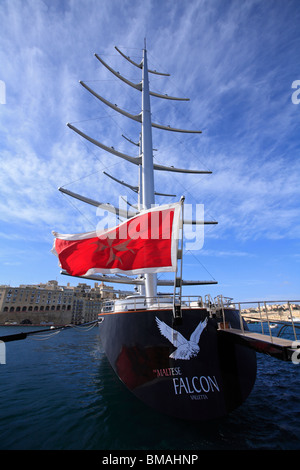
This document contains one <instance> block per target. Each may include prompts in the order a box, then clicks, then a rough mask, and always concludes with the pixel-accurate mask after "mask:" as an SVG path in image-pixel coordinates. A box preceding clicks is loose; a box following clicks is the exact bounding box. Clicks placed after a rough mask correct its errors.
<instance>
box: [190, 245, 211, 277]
mask: <svg viewBox="0 0 300 470" xmlns="http://www.w3.org/2000/svg"><path fill="white" fill-rule="evenodd" d="M187 253H190V254H191V255H192V256H193V257H194V258H195V260H196V261H198V263H199V264H201V266H202V268H203V269H205V271H206V272H207V273H208V274H209V275H210V277H212V279H213V280H214V281H216V279H215V278H214V276H213V275H212V274H211V273H210V272H209V271H208V269H206V267H205V266H204V264H202V263H201V261H200V260H199V258H198V257H197V256H196V255H194V253H192V251H191V250H186V251H185V254H187ZM183 265H184V264H183Z"/></svg>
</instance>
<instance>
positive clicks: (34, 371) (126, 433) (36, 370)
mask: <svg viewBox="0 0 300 470" xmlns="http://www.w3.org/2000/svg"><path fill="white" fill-rule="evenodd" d="M256 327H257V326H256V325H254V326H251V329H255V328H256ZM29 330H30V331H32V330H34V328H33V327H28V326H27V327H22V328H21V327H13V326H7V327H0V336H3V335H6V334H13V333H16V332H20V331H29ZM258 331H259V330H258ZM273 334H274V335H276V329H274V330H273ZM34 338H36V337H33V336H31V337H28V338H27V339H25V340H22V341H16V342H10V343H6V364H1V365H0V378H1V381H0V449H1V450H4V449H7V450H16V449H18V450H21V449H26V450H40V449H45V450H47V449H49V450H59V449H62V450H63V449H66V450H67V449H73V450H85V449H87V450H88V449H98V450H122V451H126V450H190V451H201V450H245V449H250V450H254V449H259V450H262V449H272V450H276V449H278V450H280V449H281V450H296V449H300V393H299V390H300V364H296V365H294V364H291V363H285V362H281V361H279V360H276V359H274V358H271V357H267V356H265V355H261V354H258V355H257V359H258V371H257V380H256V384H255V386H254V389H253V391H252V393H251V395H250V396H249V397H248V399H247V400H246V402H245V403H244V404H243V405H242V406H241V407H240V408H238V409H237V410H235V411H234V412H233V413H232V414H231V415H229V416H228V417H226V418H223V419H220V420H217V421H213V422H205V423H190V422H184V421H179V420H176V419H173V418H170V417H167V416H163V415H161V414H158V413H156V412H154V411H153V410H151V409H149V408H148V407H146V406H145V405H144V404H143V403H141V402H139V401H138V400H137V399H136V398H135V397H134V396H133V395H131V393H130V392H129V391H127V389H125V387H124V386H123V384H122V383H121V382H120V381H119V379H118V378H117V377H116V376H115V374H114V372H113V371H112V369H111V367H110V365H109V363H108V361H107V359H106V357H105V355H104V353H103V351H102V349H101V343H100V342H99V332H98V327H96V328H93V329H91V330H89V331H81V330H78V329H67V330H64V331H62V332H60V333H59V334H57V335H55V336H53V337H51V338H49V339H46V340H37V339H34Z"/></svg>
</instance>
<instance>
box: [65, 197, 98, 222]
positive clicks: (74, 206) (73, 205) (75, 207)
mask: <svg viewBox="0 0 300 470" xmlns="http://www.w3.org/2000/svg"><path fill="white" fill-rule="evenodd" d="M62 194H63V196H64V197H65V198H66V199H67V201H68V203H69V204H70V205H71V206H72V207H73V208H74V209H76V210H77V211H78V212H79V213H80V214H81V215H82V216H83V217H84V218H85V219H86V220H87V221H88V223H89V224H91V226H92V227H93V228H95V223H93V222H91V221H90V220H89V219H88V218H87V216H86V215H85V214H84V213H83V212H82V211H81V210H80V209H78V207H77V206H76V205H75V204H73V203H72V202H71V200H70V199H69V198H68V197H67V196H66V195H65V194H64V193H62Z"/></svg>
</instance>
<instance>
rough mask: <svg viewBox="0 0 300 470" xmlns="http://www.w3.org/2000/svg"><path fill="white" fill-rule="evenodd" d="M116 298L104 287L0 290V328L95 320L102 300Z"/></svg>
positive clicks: (6, 287) (47, 286)
mask: <svg viewBox="0 0 300 470" xmlns="http://www.w3.org/2000/svg"><path fill="white" fill-rule="evenodd" d="M115 297H116V293H115V292H114V289H113V287H109V286H106V285H105V284H104V283H97V282H95V283H94V287H91V286H90V285H88V284H85V283H79V284H78V285H77V286H71V285H70V283H68V284H67V286H60V285H58V282H57V281H55V280H52V281H48V282H47V283H45V284H44V283H40V284H37V285H20V286H19V287H11V286H9V285H1V286H0V324H35V325H47V324H49V325H50V324H51V325H66V324H68V323H73V324H80V323H86V322H88V321H94V320H96V319H97V315H98V313H99V312H100V311H101V306H102V302H103V300H106V299H113V298H115Z"/></svg>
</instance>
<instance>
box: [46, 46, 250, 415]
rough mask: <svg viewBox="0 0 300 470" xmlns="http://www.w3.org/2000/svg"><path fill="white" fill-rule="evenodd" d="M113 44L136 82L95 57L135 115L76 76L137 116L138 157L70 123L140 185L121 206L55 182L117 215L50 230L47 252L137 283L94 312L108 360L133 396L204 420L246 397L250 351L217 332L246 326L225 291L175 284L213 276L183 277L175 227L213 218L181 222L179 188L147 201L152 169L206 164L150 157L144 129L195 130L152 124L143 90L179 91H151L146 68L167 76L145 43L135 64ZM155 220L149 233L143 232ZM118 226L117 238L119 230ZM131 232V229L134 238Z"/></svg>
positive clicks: (90, 273) (72, 269)
mask: <svg viewBox="0 0 300 470" xmlns="http://www.w3.org/2000/svg"><path fill="white" fill-rule="evenodd" d="M116 50H117V51H118V52H119V53H120V54H121V55H122V57H123V58H124V59H126V60H127V61H129V62H130V64H132V65H133V66H134V67H137V68H138V69H139V70H140V71H141V73H142V79H141V81H140V83H133V82H131V81H129V80H127V79H126V78H125V77H123V76H122V75H121V74H120V73H119V72H116V71H115V70H114V69H112V68H111V67H110V66H109V65H108V64H106V63H105V62H104V60H103V59H102V58H101V57H100V56H99V55H97V54H95V56H96V58H97V60H99V61H100V62H101V64H102V65H103V66H104V67H106V68H107V69H108V70H109V71H110V72H111V73H112V74H114V75H115V76H116V77H118V78H119V79H120V80H122V81H124V82H125V83H126V84H127V85H129V86H131V87H133V88H135V89H136V90H137V92H138V93H141V97H142V105H141V113H140V114H138V115H133V114H130V113H128V112H127V111H125V110H123V109H121V108H120V107H119V106H117V105H115V104H113V103H111V102H109V101H108V100H106V99H105V98H103V97H102V96H100V95H99V94H98V93H96V92H95V91H94V90H92V89H91V88H90V87H89V86H88V85H87V84H85V83H84V82H80V83H81V85H82V86H83V87H84V88H85V89H86V90H87V91H88V92H90V93H92V94H93V96H95V97H96V98H97V99H99V100H100V101H101V102H102V103H104V104H105V105H107V106H109V107H110V108H112V109H113V110H115V111H116V112H118V113H121V114H122V115H123V116H125V117H126V118H129V119H132V120H134V121H136V122H138V123H140V126H141V129H140V139H139V144H138V145H139V156H138V157H132V156H130V155H127V154H124V153H122V152H119V151H117V150H116V149H115V148H114V147H108V146H106V145H104V144H102V143H101V142H99V141H98V140H96V139H95V138H94V137H90V136H88V135H86V134H85V133H83V132H82V131H81V130H79V129H78V128H76V127H75V126H74V125H72V124H68V126H69V128H70V129H72V130H73V131H75V132H76V133H77V134H79V135H80V136H82V137H84V138H85V139H87V140H88V141H90V142H91V143H93V144H94V145H95V146H98V147H100V148H101V149H103V150H105V151H107V152H109V153H111V154H113V155H114V156H115V157H116V158H121V159H123V160H125V161H127V162H128V164H130V165H136V167H138V169H139V175H140V179H139V186H138V187H135V186H133V185H131V184H129V183H127V182H123V181H119V180H117V179H116V178H114V177H112V176H111V175H109V174H107V173H106V175H107V176H108V177H110V178H112V179H113V180H115V181H116V182H118V183H121V184H124V185H125V186H127V187H129V188H130V189H132V190H133V191H135V192H137V193H138V197H139V203H138V207H136V208H133V209H130V210H128V211H127V210H126V211H124V210H122V209H120V208H116V207H113V206H112V205H111V204H109V203H102V202H99V201H97V200H94V199H90V198H87V197H85V196H82V195H79V194H77V193H74V192H71V191H69V190H67V189H65V188H59V189H60V191H62V192H63V193H65V194H67V195H69V196H71V197H75V198H77V199H79V200H82V201H84V202H86V203H88V204H92V205H94V206H96V207H101V208H103V209H104V210H107V211H113V212H114V213H115V214H117V216H118V217H120V219H121V220H122V222H121V223H120V224H119V225H118V226H116V227H112V228H111V229H109V230H108V231H104V232H101V233H99V232H97V231H94V232H88V233H84V234H74V235H61V234H58V233H56V232H55V233H54V235H55V242H54V252H55V254H56V255H57V256H58V258H59V262H60V265H61V267H62V273H63V274H67V275H72V276H78V277H83V278H84V279H93V280H99V281H105V283H110V282H116V283H119V284H120V283H121V284H126V285H133V286H135V289H136V291H135V293H133V294H132V295H130V296H127V297H126V298H125V299H118V300H116V301H115V302H112V301H110V303H109V305H104V307H103V310H102V312H100V313H99V329H100V338H101V343H102V345H103V348H104V350H105V353H106V355H107V357H108V360H109V362H110V364H111V366H112V367H113V369H114V371H115V372H116V374H117V375H118V377H119V378H120V379H121V381H122V382H123V383H124V384H125V385H126V386H127V387H128V388H129V389H130V390H131V391H132V392H133V393H134V394H135V395H136V396H137V397H138V398H139V399H141V400H142V401H144V402H145V403H146V404H147V405H149V406H151V407H153V408H154V409H156V410H157V411H159V412H162V413H166V414H169V415H172V416H175V417H178V418H183V419H189V420H207V419H213V418H217V417H221V416H224V415H226V414H227V413H228V412H230V411H231V410H233V409H234V408H236V407H237V406H239V405H240V404H241V403H242V402H243V401H244V400H245V399H246V397H247V396H248V395H249V393H250V391H251V389H252V387H253V385H254V382H255V378H256V355H255V351H253V350H252V349H249V348H247V347H245V346H244V345H243V344H237V343H236V342H234V341H232V339H231V337H230V335H229V336H228V335H222V334H221V335H220V334H219V333H220V331H222V330H223V329H224V328H225V327H226V326H228V325H230V327H231V328H234V329H236V330H240V329H241V328H243V330H247V325H246V324H245V322H243V320H241V318H240V316H239V312H238V311H237V310H236V309H235V307H234V306H233V305H232V304H231V300H230V299H224V298H222V297H219V298H216V299H214V300H212V299H211V298H210V296H204V297H203V296H201V295H199V296H197V297H188V298H185V297H184V296H183V292H182V289H183V287H184V286H186V285H199V286H201V285H208V284H214V283H216V282H215V281H188V280H184V279H182V262H183V253H184V239H183V226H184V224H209V223H215V222H207V221H204V220H186V219H185V217H184V199H185V198H184V196H183V197H181V199H180V201H178V202H177V203H174V204H165V205H163V206H155V202H156V201H155V195H156V194H157V193H156V192H155V187H154V173H155V172H156V171H169V172H181V173H186V174H207V173H211V172H210V171H205V170H190V169H182V168H174V167H168V166H163V165H159V164H156V163H154V161H153V143H152V128H153V127H155V128H159V129H162V130H166V131H168V132H184V133H201V131H198V130H184V129H175V128H173V127H170V126H164V125H160V124H156V123H154V122H152V120H151V107H150V97H151V96H154V97H156V98H161V99H168V100H181V98H176V97H172V96H168V95H161V94H158V93H155V92H152V91H150V89H149V74H158V75H168V74H165V73H161V72H157V71H154V70H149V69H148V65H147V50H146V44H145V47H144V49H143V57H142V60H141V62H140V63H136V62H134V61H133V60H132V59H131V58H130V57H127V56H126V55H125V54H124V53H123V52H121V51H120V50H119V49H118V48H117V47H116ZM153 220H154V221H155V224H154V225H155V230H154V231H155V233H156V235H155V236H154V237H153V236H151V234H150V231H149V225H151V222H153ZM152 225H153V224H152ZM121 232H122V233H125V236H121ZM132 234H134V235H132ZM137 234H138V235H139V236H135V235H137ZM152 235H153V234H152ZM160 272H171V273H174V279H171V280H162V279H158V277H157V273H160ZM159 286H170V287H171V288H172V290H173V293H172V294H159V293H158V287H159ZM241 322H242V323H241Z"/></svg>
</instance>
